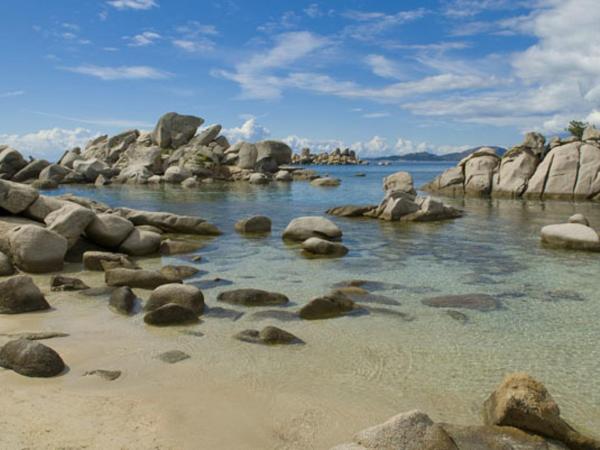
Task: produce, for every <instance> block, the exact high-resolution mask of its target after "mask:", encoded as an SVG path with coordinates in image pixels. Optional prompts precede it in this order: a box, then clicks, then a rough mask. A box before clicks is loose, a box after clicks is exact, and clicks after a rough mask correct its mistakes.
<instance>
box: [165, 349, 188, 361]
mask: <svg viewBox="0 0 600 450" xmlns="http://www.w3.org/2000/svg"><path fill="white" fill-rule="evenodd" d="M157 358H158V359H160V360H161V361H162V362H166V363H169V364H175V363H178V362H179V361H183V360H185V359H189V358H191V356H190V355H188V354H187V353H184V352H182V351H180V350H169V351H168V352H164V353H161V354H160V355H158V356H157Z"/></svg>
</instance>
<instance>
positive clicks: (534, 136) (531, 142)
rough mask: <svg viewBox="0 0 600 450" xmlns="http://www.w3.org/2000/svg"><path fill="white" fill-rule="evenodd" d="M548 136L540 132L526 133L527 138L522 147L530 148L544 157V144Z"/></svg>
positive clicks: (537, 154)
mask: <svg viewBox="0 0 600 450" xmlns="http://www.w3.org/2000/svg"><path fill="white" fill-rule="evenodd" d="M545 143H546V138H545V137H544V136H543V135H541V134H540V133H536V132H529V133H527V134H526V135H525V139H524V141H523V143H522V144H521V147H524V148H526V149H529V150H530V151H531V152H532V153H533V154H534V155H535V156H537V157H538V158H539V157H542V156H543V155H544V149H545V147H544V144H545Z"/></svg>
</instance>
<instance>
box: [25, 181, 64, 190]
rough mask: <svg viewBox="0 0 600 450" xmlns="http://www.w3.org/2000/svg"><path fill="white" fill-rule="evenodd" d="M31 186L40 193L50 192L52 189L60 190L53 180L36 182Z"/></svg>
mask: <svg viewBox="0 0 600 450" xmlns="http://www.w3.org/2000/svg"><path fill="white" fill-rule="evenodd" d="M30 186H31V187H32V188H34V189H37V190H39V191H49V190H51V189H58V183H57V182H56V181H53V180H35V181H33V183H31V184H30Z"/></svg>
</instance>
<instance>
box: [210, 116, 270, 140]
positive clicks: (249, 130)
mask: <svg viewBox="0 0 600 450" xmlns="http://www.w3.org/2000/svg"><path fill="white" fill-rule="evenodd" d="M221 134H223V135H224V136H225V137H227V140H229V142H231V143H232V144H235V143H236V142H238V141H249V142H256V141H261V140H263V139H266V138H268V137H269V136H270V135H271V132H270V131H269V130H268V129H267V128H265V127H263V126H262V125H259V124H258V123H256V118H255V117H249V118H248V119H247V120H246V121H245V122H244V123H243V124H242V125H241V126H239V127H234V128H225V129H223V130H222V131H221Z"/></svg>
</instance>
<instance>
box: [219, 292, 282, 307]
mask: <svg viewBox="0 0 600 450" xmlns="http://www.w3.org/2000/svg"><path fill="white" fill-rule="evenodd" d="M217 300H218V301H220V302H224V303H229V304H231V305H243V306H273V305H285V304H286V303H288V302H289V299H288V298H287V297H286V296H285V295H283V294H279V293H277V292H268V291H263V290H262V289H234V290H231V291H225V292H221V293H220V294H219V295H218V296H217Z"/></svg>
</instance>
